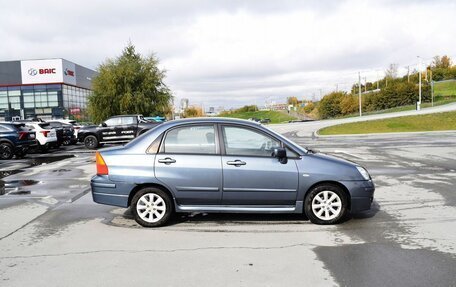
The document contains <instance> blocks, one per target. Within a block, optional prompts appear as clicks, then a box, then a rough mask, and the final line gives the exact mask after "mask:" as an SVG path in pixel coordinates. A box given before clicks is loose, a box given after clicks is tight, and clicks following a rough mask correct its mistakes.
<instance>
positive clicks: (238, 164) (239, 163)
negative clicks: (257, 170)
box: [226, 159, 246, 166]
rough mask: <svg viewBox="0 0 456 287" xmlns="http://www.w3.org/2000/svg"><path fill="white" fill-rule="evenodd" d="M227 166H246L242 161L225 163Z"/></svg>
mask: <svg viewBox="0 0 456 287" xmlns="http://www.w3.org/2000/svg"><path fill="white" fill-rule="evenodd" d="M226 164H227V165H235V166H241V165H246V163H245V161H242V160H238V159H237V160H234V161H227V162H226Z"/></svg>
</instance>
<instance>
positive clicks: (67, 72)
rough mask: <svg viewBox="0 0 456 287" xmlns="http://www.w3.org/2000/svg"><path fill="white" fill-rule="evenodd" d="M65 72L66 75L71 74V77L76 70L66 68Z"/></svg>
mask: <svg viewBox="0 0 456 287" xmlns="http://www.w3.org/2000/svg"><path fill="white" fill-rule="evenodd" d="M63 73H64V74H65V76H71V77H74V71H72V70H70V69H68V68H65V70H64V71H63Z"/></svg>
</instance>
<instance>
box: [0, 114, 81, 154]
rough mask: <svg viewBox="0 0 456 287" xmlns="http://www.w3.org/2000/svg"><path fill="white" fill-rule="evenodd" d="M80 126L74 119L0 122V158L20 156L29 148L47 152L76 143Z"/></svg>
mask: <svg viewBox="0 0 456 287" xmlns="http://www.w3.org/2000/svg"><path fill="white" fill-rule="evenodd" d="M81 127H82V126H81V125H80V124H78V123H77V122H76V121H74V120H51V121H42V120H39V119H32V120H22V121H13V122H2V123H0V159H2V160H5V159H11V158H12V157H13V156H16V157H17V158H22V157H23V156H25V155H26V154H27V152H29V151H30V150H35V151H38V152H47V151H48V150H49V149H51V148H59V147H60V146H61V145H70V144H75V143H77V138H78V131H79V129H80V128H81Z"/></svg>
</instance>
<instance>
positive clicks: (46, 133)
mask: <svg viewBox="0 0 456 287" xmlns="http://www.w3.org/2000/svg"><path fill="white" fill-rule="evenodd" d="M50 132H51V131H47V130H44V131H40V133H42V134H43V136H44V137H45V138H47V136H48V134H49V133H50Z"/></svg>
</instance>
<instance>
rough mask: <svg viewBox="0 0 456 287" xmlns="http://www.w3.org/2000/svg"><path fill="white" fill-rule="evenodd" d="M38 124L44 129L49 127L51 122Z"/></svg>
mask: <svg viewBox="0 0 456 287" xmlns="http://www.w3.org/2000/svg"><path fill="white" fill-rule="evenodd" d="M38 126H40V128H42V129H46V128H49V124H48V123H42V124H38Z"/></svg>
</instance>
